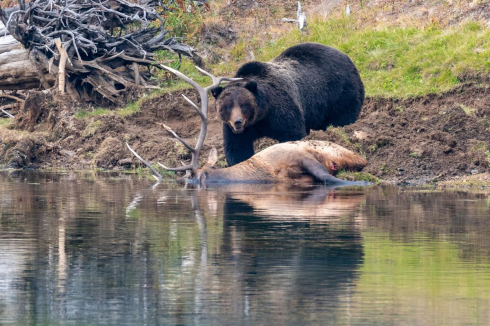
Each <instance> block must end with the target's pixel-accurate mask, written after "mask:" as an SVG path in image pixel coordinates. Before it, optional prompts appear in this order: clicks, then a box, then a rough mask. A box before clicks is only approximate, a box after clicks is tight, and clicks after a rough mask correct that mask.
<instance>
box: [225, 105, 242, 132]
mask: <svg viewBox="0 0 490 326" xmlns="http://www.w3.org/2000/svg"><path fill="white" fill-rule="evenodd" d="M245 122H246V121H245V117H244V116H243V114H242V110H241V109H240V108H234V109H233V110H232V111H231V115H230V120H229V122H228V123H229V125H230V126H231V128H232V129H233V132H234V133H237V134H239V133H241V132H243V130H244V129H245Z"/></svg>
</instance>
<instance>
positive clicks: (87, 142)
mask: <svg viewBox="0 0 490 326" xmlns="http://www.w3.org/2000/svg"><path fill="white" fill-rule="evenodd" d="M440 3H442V4H441V5H440V6H439V7H438V8H442V9H444V8H447V7H445V2H444V1H443V2H440ZM237 4H238V2H234V4H233V5H232V6H231V7H230V8H228V7H226V6H224V7H219V4H214V5H213V6H212V11H211V13H208V14H207V16H206V15H205V16H204V18H203V20H202V24H203V26H205V27H203V29H202V34H201V36H200V37H199V42H200V43H199V44H201V48H202V50H203V52H204V53H207V55H208V57H207V59H208V61H207V62H208V67H207V69H208V70H210V71H212V72H213V73H214V74H215V75H227V76H229V75H232V74H233V71H234V70H235V69H236V67H238V66H239V65H240V64H242V63H243V62H246V61H247V60H250V59H251V58H249V56H250V55H253V56H255V57H256V59H257V60H269V59H270V58H272V57H274V56H276V55H277V54H278V53H280V52H281V51H282V50H283V49H285V48H287V47H288V46H290V45H293V44H296V43H298V42H302V41H315V42H321V43H324V44H328V45H331V46H334V47H337V48H339V49H341V50H342V51H344V52H346V53H347V54H348V55H349V56H350V57H351V58H352V60H353V61H354V62H355V63H356V65H357V66H358V68H359V70H360V72H361V75H362V78H363V81H364V83H365V85H366V92H367V95H368V96H367V98H366V101H365V104H364V107H363V110H362V113H361V116H360V118H359V120H358V121H357V122H356V123H354V124H352V125H349V126H346V127H344V128H329V129H328V130H327V131H325V132H324V131H314V132H312V133H311V135H310V136H309V137H308V138H309V139H318V140H329V141H334V142H336V143H339V144H341V145H343V146H345V147H347V148H350V149H352V150H355V151H357V152H359V153H360V154H361V155H363V156H365V157H366V158H367V160H368V166H367V167H366V169H365V172H366V173H368V174H370V175H372V176H374V177H376V178H379V179H380V180H381V182H384V183H398V184H427V183H440V184H443V183H446V184H449V183H450V182H453V183H454V182H456V181H457V180H466V179H468V178H469V179H470V180H472V178H473V179H475V180H477V181H478V182H476V183H475V184H478V186H483V187H487V186H489V185H490V180H489V179H488V173H490V106H489V105H488V103H490V83H489V82H488V77H487V76H488V70H489V69H490V66H489V65H488V62H490V50H489V46H488V45H490V32H489V29H488V27H486V25H485V23H484V22H482V21H472V22H465V21H464V19H462V18H461V19H460V21H454V20H448V22H444V21H442V20H441V21H439V20H434V18H433V17H437V16H435V15H433V16H428V17H429V18H427V17H425V16H423V15H422V16H421V17H419V18H416V17H415V18H413V17H412V18H413V19H412V20H411V21H408V20H407V19H404V20H403V19H402V17H406V15H408V14H407V13H408V12H410V11H409V9H410V8H412V9H413V7H410V8H405V9H404V10H405V12H403V11H402V10H401V9H400V10H401V11H400V12H399V13H398V14H390V13H387V10H386V8H384V7H380V8H374V7H373V8H371V9H370V11H369V10H367V9H366V10H365V11H363V12H359V13H357V14H356V13H355V10H360V9H356V8H357V7H355V6H354V7H353V10H354V13H353V14H352V16H351V17H350V18H348V17H347V18H346V17H342V12H341V9H342V8H343V7H342V6H338V7H332V9H331V11H330V12H331V13H330V14H329V18H328V19H325V18H321V17H320V18H319V17H318V16H316V17H315V18H314V19H312V20H311V22H310V21H309V26H308V30H307V31H306V32H299V31H297V30H295V29H294V27H293V26H290V25H285V24H282V25H281V23H280V21H279V22H278V17H279V16H280V15H286V14H288V15H289V14H291V13H289V12H288V10H289V11H291V10H292V9H291V8H292V7H291V8H289V9H288V7H284V6H283V7H280V8H279V7H277V8H279V9H280V10H279V9H278V10H279V11H278V12H277V13H275V14H271V15H269V16H267V17H265V16H264V20H263V21H261V22H255V21H252V22H249V25H246V24H245V22H246V21H248V20H249V19H250V15H251V13H254V12H257V10H259V9H260V8H262V7H260V6H265V5H266V3H262V2H260V1H259V7H250V8H248V9H247V8H246V7H243V8H242V7H237ZM269 5H270V6H272V7H269V8H276V7H274V6H273V5H271V4H269ZM310 5H312V4H310ZM475 6H476V7H475ZM475 6H474V7H471V8H470V7H468V8H469V9H471V10H473V11H471V10H469V9H468V8H467V9H468V10H467V11H463V10H462V11H461V12H469V13H472V12H473V13H474V12H477V11H475V10H476V9H474V8H480V7H481V6H480V5H475ZM479 6H480V7H479ZM482 6H483V5H482ZM237 8H238V9H237ZM240 8H242V9H240ZM281 8H282V9H281ZM417 8H419V7H417ZM472 8H473V9H472ZM482 8H483V9H485V8H486V7H482ZM419 9H420V8H419ZM419 9H417V10H419ZM442 9H441V12H443V13H444V12H446V11H444V10H442ZM227 10H228V11H227ZM230 12H232V17H233V19H234V20H233V22H232V21H231V20H230V19H228V18H226V17H228V13H230ZM427 12H429V11H427ZM482 12H483V14H480V16H479V17H476V18H478V19H480V18H481V17H485V16H484V13H485V10H483V11H482ZM374 13H377V16H376V15H374ZM276 16H277V17H276ZM373 17H378V20H376V19H375V18H373ZM379 17H384V18H386V17H387V18H386V19H384V20H383V19H380V18H379ZM430 17H432V18H430ZM470 18H471V16H470ZM380 21H381V22H382V24H381V23H379V22H380ZM400 21H404V22H405V23H404V25H403V24H402V23H400ZM407 21H408V22H407ZM240 22H242V23H243V24H242V25H243V26H244V27H242V28H239V23H240ZM259 23H260V24H263V25H264V26H266V27H264V30H263V31H261V32H260V33H256V35H255V37H254V38H253V39H252V40H251V41H250V42H248V43H245V40H246V37H248V36H249V35H250V28H251V26H254V24H259ZM213 24H214V25H213ZM220 24H221V25H220ZM227 24H228V25H227ZM225 25H226V26H228V29H218V28H217V27H216V26H222V27H223V26H225ZM211 26H214V27H212V28H211ZM232 27H233V28H232ZM223 28H224V27H223ZM230 30H231V31H232V32H233V33H232V32H230ZM213 31H214V32H213ZM219 31H228V32H226V33H225V32H221V33H220V32H219ZM230 33H232V35H234V36H233V37H231V36H230V35H231V34H230ZM261 34H264V35H265V36H264V37H261ZM213 35H214V36H216V35H218V36H220V37H221V39H220V38H217V37H212V36H213ZM223 39H225V40H228V41H226V42H225V41H223ZM210 51H214V52H213V53H214V54H215V55H218V56H219V57H220V58H221V59H220V60H217V61H213V60H211V59H210V58H211V57H212V56H211V52H210ZM225 54H228V56H225ZM223 63H225V64H223ZM181 69H182V71H184V73H186V74H187V75H188V76H190V77H191V78H195V79H196V80H198V81H199V82H201V83H203V84H206V83H208V81H206V79H205V78H204V77H202V76H200V75H198V73H197V72H196V70H195V69H194V68H192V67H191V64H190V63H189V62H183V64H182V67H181ZM182 93H184V94H185V95H186V96H188V97H190V98H192V99H194V100H196V95H195V94H194V92H193V90H191V89H189V88H188V87H186V86H185V85H184V84H182V83H181V82H179V81H177V82H172V83H171V84H170V86H169V87H168V88H166V89H163V90H161V91H158V92H156V93H153V94H151V95H146V96H143V97H141V98H140V99H139V100H138V101H136V102H134V103H132V104H130V105H128V106H126V107H124V108H121V109H118V110H108V109H101V108H98V109H94V108H92V109H81V108H80V107H79V106H78V105H77V104H76V103H71V104H70V103H66V102H64V101H63V100H60V99H59V98H45V99H37V100H36V101H35V103H36V104H37V106H38V107H39V108H40V109H39V112H38V115H37V116H36V117H34V118H35V119H34V120H33V121H34V123H30V124H28V123H26V121H27V120H28V119H26V115H25V113H24V114H22V112H19V113H20V114H19V115H18V116H17V118H16V120H15V121H11V120H9V119H0V138H1V147H0V163H1V164H2V165H3V166H4V167H10V168H26V167H30V168H42V169H91V168H101V169H110V170H123V169H134V168H135V167H136V166H138V162H137V160H136V159H135V158H133V157H132V155H131V153H129V151H127V149H126V148H125V146H124V142H128V143H130V144H131V145H132V146H133V147H134V148H135V149H136V150H137V151H138V152H139V153H140V155H142V156H143V157H145V158H146V159H148V160H149V161H151V162H157V161H159V162H161V163H164V164H166V165H170V166H173V165H180V162H181V161H185V160H187V159H189V158H190V155H189V154H188V153H187V152H186V150H185V149H184V148H183V146H182V145H180V143H178V142H176V141H175V139H174V138H173V137H172V136H171V135H169V134H168V133H167V132H166V131H165V130H164V129H163V128H162V126H161V123H165V124H167V125H169V126H171V127H172V128H173V130H175V131H176V132H177V133H178V134H180V135H181V136H182V137H183V138H184V139H186V140H188V141H189V142H191V143H192V142H194V141H195V138H196V136H197V134H198V133H199V129H198V128H199V117H198V116H197V115H196V114H195V113H194V112H193V110H191V108H190V107H189V106H188V105H186V103H185V101H184V100H183V99H182V97H181V96H180V95H181V94H182ZM210 107H211V108H213V107H214V105H213V103H210ZM30 118H31V122H32V117H30ZM272 143H273V141H271V140H267V139H264V140H261V141H259V142H258V143H257V144H256V150H261V149H263V148H265V147H266V146H268V145H270V144H272ZM211 147H216V148H217V149H218V153H219V159H220V160H219V164H220V165H221V166H222V167H224V166H226V164H225V160H224V155H223V150H222V133H221V123H220V122H219V120H218V119H217V116H216V114H215V112H213V111H212V112H211V113H210V121H209V128H208V136H207V139H206V142H205V145H204V148H203V151H205V152H207V151H208V150H209V149H210V148H211ZM206 156H207V155H203V157H206ZM345 177H351V176H345ZM357 177H359V176H357ZM360 177H361V178H365V177H366V176H365V175H363V176H360ZM448 182H449V183H448Z"/></svg>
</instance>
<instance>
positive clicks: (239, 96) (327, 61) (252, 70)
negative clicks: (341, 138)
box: [212, 43, 364, 166]
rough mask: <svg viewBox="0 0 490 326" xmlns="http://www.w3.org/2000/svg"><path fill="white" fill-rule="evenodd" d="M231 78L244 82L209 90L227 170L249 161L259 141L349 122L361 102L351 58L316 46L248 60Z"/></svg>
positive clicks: (283, 139)
mask: <svg viewBox="0 0 490 326" xmlns="http://www.w3.org/2000/svg"><path fill="white" fill-rule="evenodd" d="M235 77H240V78H243V79H242V80H239V81H235V82H231V83H229V84H228V85H227V86H226V87H224V88H223V87H218V88H216V89H214V90H213V91H212V93H213V96H215V97H216V106H217V109H218V111H219V114H220V117H221V119H222V121H223V134H224V147H225V153H226V160H227V161H228V165H229V166H232V165H235V164H237V163H240V162H242V161H245V160H247V159H249V158H250V157H252V155H253V154H254V149H253V143H254V141H255V140H257V139H258V138H261V137H270V138H273V139H276V140H278V141H280V142H286V141H292V140H299V139H302V138H304V137H305V136H307V135H308V134H309V132H310V130H311V129H313V130H325V129H326V128H327V127H328V126H343V125H347V124H350V123H353V122H354V121H356V119H357V118H358V116H359V113H360V111H361V106H362V103H363V101H364V85H363V83H362V81H361V78H360V76H359V73H358V71H357V69H356V67H355V65H354V64H353V63H352V61H351V60H350V59H349V57H347V56H346V55H345V54H344V53H342V52H340V51H338V50H336V49H333V48H330V47H327V46H325V45H321V44H317V43H302V44H299V45H296V46H293V47H291V48H289V49H287V50H285V51H284V52H283V53H281V54H280V55H279V56H278V57H277V58H275V59H274V60H272V61H270V62H249V63H247V64H245V65H243V66H242V67H241V68H240V69H239V70H238V71H237V73H236V75H235Z"/></svg>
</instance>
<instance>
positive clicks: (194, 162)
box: [126, 65, 241, 181]
mask: <svg viewBox="0 0 490 326" xmlns="http://www.w3.org/2000/svg"><path fill="white" fill-rule="evenodd" d="M160 67H161V68H163V69H166V70H168V71H170V72H171V73H173V74H175V75H176V76H177V77H179V78H180V79H182V80H184V81H185V82H187V83H189V84H190V85H192V87H194V88H195V89H196V90H197V92H198V93H199V97H200V98H201V108H199V107H198V106H197V105H196V104H195V103H194V102H192V101H191V100H190V99H189V98H187V97H186V96H185V95H184V94H182V96H183V97H184V99H185V100H186V101H187V102H189V103H190V104H191V106H192V107H193V108H194V109H195V110H196V112H197V114H198V115H199V117H200V118H201V131H200V132H199V137H198V139H197V143H196V146H195V147H192V146H190V145H189V144H188V143H187V142H185V141H184V140H183V139H182V138H181V137H179V135H177V134H176V133H175V132H174V131H173V130H172V129H171V128H170V127H169V126H167V125H165V124H162V125H163V127H164V128H165V129H166V130H167V131H168V132H170V133H171V134H172V135H174V137H175V138H177V140H179V141H180V142H181V143H182V144H183V145H184V146H185V147H186V148H187V149H188V150H189V151H190V152H191V155H192V159H191V163H190V164H188V165H184V166H181V167H177V168H169V167H166V166H165V165H163V164H161V163H158V164H159V165H160V166H162V167H163V168H165V169H166V170H168V171H188V170H192V169H195V168H197V167H199V153H200V151H201V148H202V145H203V144H204V140H205V139H206V132H207V129H208V121H207V120H208V93H209V91H210V90H211V89H214V88H216V87H218V86H219V85H220V84H221V83H222V82H224V81H235V80H240V79H241V78H228V77H215V76H213V75H212V74H210V73H209V72H207V71H205V70H203V69H201V68H199V67H197V66H196V68H197V70H199V71H200V72H201V73H203V74H204V75H206V76H208V77H210V78H211V79H212V81H213V83H212V84H211V85H209V86H207V87H202V86H201V85H199V84H198V83H197V82H195V81H194V80H192V79H190V78H189V77H187V76H186V75H184V74H183V73H181V72H180V71H178V70H175V69H173V68H171V67H168V66H165V65H160ZM126 145H127V146H128V148H129V149H130V150H131V152H133V154H135V155H136V157H137V158H138V159H140V160H141V161H142V162H143V163H144V164H145V165H147V166H148V167H150V169H151V170H152V172H153V173H154V174H155V173H156V176H155V177H156V178H157V179H158V180H159V181H161V180H162V179H163V178H162V176H161V175H160V174H159V173H158V172H157V171H156V170H155V169H154V168H153V167H151V165H149V164H148V162H146V161H145V160H143V159H142V158H141V157H140V156H139V155H137V154H136V152H135V151H134V150H133V149H132V148H131V147H129V145H128V144H126Z"/></svg>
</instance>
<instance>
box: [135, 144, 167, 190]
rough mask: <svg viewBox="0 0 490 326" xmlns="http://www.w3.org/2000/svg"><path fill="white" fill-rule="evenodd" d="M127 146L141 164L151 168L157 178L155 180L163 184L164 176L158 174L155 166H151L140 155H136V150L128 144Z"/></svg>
mask: <svg viewBox="0 0 490 326" xmlns="http://www.w3.org/2000/svg"><path fill="white" fill-rule="evenodd" d="M126 146H127V147H128V148H129V150H130V151H131V153H133V154H134V156H136V157H137V158H138V159H139V160H140V161H141V162H143V163H144V164H145V165H146V166H147V167H149V168H150V170H151V172H153V176H154V177H155V179H157V181H158V182H162V180H163V177H162V175H161V174H160V173H158V171H157V170H156V169H155V168H154V167H153V166H151V164H150V163H148V162H147V161H145V160H144V159H143V158H142V157H141V156H139V155H138V153H136V151H135V150H134V149H132V148H131V146H129V144H128V143H126Z"/></svg>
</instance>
